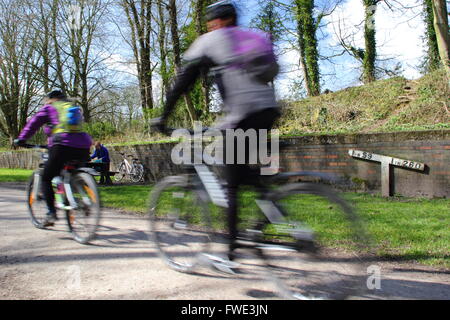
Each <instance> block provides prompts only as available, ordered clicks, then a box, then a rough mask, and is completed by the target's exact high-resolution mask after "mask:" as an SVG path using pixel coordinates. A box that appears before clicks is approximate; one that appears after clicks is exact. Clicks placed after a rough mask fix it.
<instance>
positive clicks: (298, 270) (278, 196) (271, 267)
mask: <svg viewBox="0 0 450 320" xmlns="http://www.w3.org/2000/svg"><path fill="white" fill-rule="evenodd" d="M268 198H269V199H270V200H271V201H273V202H274V203H275V204H276V207H277V208H278V209H279V210H280V212H281V213H283V215H285V217H286V223H284V224H283V225H282V226H281V227H280V225H277V224H276V225H272V227H269V228H268V229H269V231H267V232H268V233H270V228H275V229H278V231H277V230H276V231H275V232H273V233H274V234H276V235H277V237H274V238H275V242H276V241H277V238H278V241H280V242H281V243H283V242H284V243H286V242H290V243H291V244H293V245H292V247H291V248H295V250H286V247H285V246H276V245H266V246H264V245H262V246H261V248H260V249H261V254H262V257H263V259H264V261H265V264H266V267H267V271H268V275H269V277H270V278H271V280H273V281H274V282H275V284H276V286H277V288H278V290H279V292H280V293H281V295H282V297H284V298H287V299H319V300H323V299H327V300H328V299H332V300H335V299H338V300H341V299H348V298H356V297H357V296H358V294H360V293H361V292H362V291H363V290H364V288H365V287H366V278H367V269H366V263H365V262H364V259H363V258H362V257H361V254H362V253H365V252H366V250H367V249H368V248H369V237H368V235H367V232H366V231H365V228H364V224H363V222H362V221H361V218H360V217H359V216H358V215H357V214H356V213H355V211H354V209H353V208H352V207H351V206H350V205H349V204H348V203H347V202H346V201H344V200H343V199H342V198H340V197H339V196H338V194H337V193H336V192H334V191H333V190H331V188H329V187H327V186H324V185H319V184H314V183H296V184H289V185H286V186H283V187H281V188H280V189H278V190H277V191H274V192H272V193H271V194H269V195H268ZM300 211H303V212H300ZM298 221H302V223H299V222H298ZM279 229H282V230H283V232H281V233H280V231H279ZM272 231H273V229H272ZM283 233H284V234H283ZM336 243H339V244H340V245H342V246H343V247H346V250H345V251H344V250H342V251H339V252H338V251H337V250H336V249H333V250H331V249H325V248H326V246H327V245H328V246H330V245H331V246H335V245H336ZM317 247H319V250H318V251H317V250H314V249H316V248H317Z"/></svg>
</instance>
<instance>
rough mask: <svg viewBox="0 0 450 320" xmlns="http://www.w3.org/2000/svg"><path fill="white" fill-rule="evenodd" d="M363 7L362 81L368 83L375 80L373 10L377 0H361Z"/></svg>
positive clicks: (375, 51)
mask: <svg viewBox="0 0 450 320" xmlns="http://www.w3.org/2000/svg"><path fill="white" fill-rule="evenodd" d="M363 2H364V9H365V21H364V42H365V52H364V59H363V76H362V79H363V82H364V83H365V84H366V83H370V82H373V81H375V80H376V76H375V61H376V58H377V43H376V38H375V37H376V30H375V16H374V15H375V12H376V8H377V0H363Z"/></svg>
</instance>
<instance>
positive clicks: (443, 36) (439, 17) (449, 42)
mask: <svg viewBox="0 0 450 320" xmlns="http://www.w3.org/2000/svg"><path fill="white" fill-rule="evenodd" d="M433 13H434V28H435V31H436V38H437V43H438V47H439V55H440V57H441V62H442V64H443V65H444V67H445V70H446V72H447V78H448V79H449V80H450V35H449V27H448V13H447V6H446V3H445V0H433Z"/></svg>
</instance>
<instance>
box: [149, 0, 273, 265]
mask: <svg viewBox="0 0 450 320" xmlns="http://www.w3.org/2000/svg"><path fill="white" fill-rule="evenodd" d="M206 21H207V28H208V33H206V34H204V35H201V36H200V37H199V38H198V39H197V40H196V41H195V42H194V43H193V44H192V45H191V47H190V48H189V49H188V50H187V51H186V52H185V54H184V57H183V58H184V64H183V68H181V70H180V71H179V72H178V75H177V77H176V80H175V82H174V85H173V87H172V89H171V90H170V91H169V92H168V93H167V97H166V104H165V108H164V113H163V115H162V117H161V118H158V119H155V120H154V121H153V125H154V126H155V127H156V128H157V129H158V130H160V131H162V132H164V131H165V129H166V127H165V124H166V122H167V119H168V117H169V115H170V114H171V112H172V111H173V109H174V107H175V105H176V102H177V100H178V99H179V98H180V97H181V96H182V95H183V94H185V93H186V92H187V91H188V89H189V88H190V87H191V85H193V84H194V82H195V81H196V79H197V78H198V77H199V76H200V74H201V72H204V71H208V70H210V71H214V76H215V82H216V84H217V86H218V88H219V91H220V94H221V97H222V100H223V102H224V110H223V111H224V113H225V117H224V118H223V119H221V121H220V122H219V124H218V128H219V129H222V130H225V129H242V130H243V131H244V132H245V131H246V130H249V129H255V130H256V132H257V133H258V132H259V129H267V130H270V129H271V128H272V126H273V124H274V122H275V121H276V119H277V118H278V117H279V115H280V112H279V110H278V106H277V103H276V100H275V94H274V90H273V88H272V87H271V86H270V84H269V83H270V82H271V81H272V80H273V79H274V77H275V76H276V74H277V73H278V64H277V62H276V60H275V59H274V60H273V61H263V62H262V63H259V64H258V63H253V62H254V61H256V60H254V61H253V62H251V63H249V64H247V65H246V64H245V63H242V61H238V60H237V59H239V56H240V52H242V50H244V51H245V46H246V45H247V44H248V43H249V42H248V37H246V35H248V31H245V30H244V29H242V28H240V27H239V26H238V23H237V22H238V14H237V11H236V8H235V7H234V6H233V5H232V4H231V3H229V2H228V1H220V2H216V3H215V4H212V5H211V6H209V7H208V8H207V11H206ZM246 32H247V33H246ZM269 43H270V48H269V49H270V51H271V52H272V53H273V51H272V50H273V49H272V46H271V42H270V41H269ZM249 44H250V45H251V41H250V43H249ZM254 53H255V52H254ZM255 54H256V55H257V54H258V53H257V52H256V53H255ZM258 140H259V139H258ZM235 141H236V139H235ZM234 148H235V150H236V148H237V146H236V144H234ZM255 151H256V150H252V151H251V150H250V147H249V145H248V144H247V143H246V145H245V153H246V161H247V163H246V164H237V161H236V158H237V152H234V155H235V161H234V162H233V163H232V164H226V167H225V168H226V169H225V172H226V181H227V194H228V209H227V218H228V229H229V241H230V244H229V254H228V256H229V259H230V260H233V259H234V256H233V250H234V249H235V248H236V245H235V240H236V237H237V222H238V221H237V217H238V203H237V193H238V189H239V186H240V185H242V184H243V183H244V182H246V181H245V180H246V178H249V176H253V174H252V173H251V170H250V168H249V166H248V159H249V152H255ZM253 172H254V171H253Z"/></svg>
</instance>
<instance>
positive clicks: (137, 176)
mask: <svg viewBox="0 0 450 320" xmlns="http://www.w3.org/2000/svg"><path fill="white" fill-rule="evenodd" d="M130 178H131V181H133V182H141V181H142V180H143V178H144V166H143V165H142V164H139V163H136V164H133V170H132V173H131V174H130Z"/></svg>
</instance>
